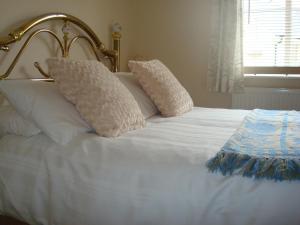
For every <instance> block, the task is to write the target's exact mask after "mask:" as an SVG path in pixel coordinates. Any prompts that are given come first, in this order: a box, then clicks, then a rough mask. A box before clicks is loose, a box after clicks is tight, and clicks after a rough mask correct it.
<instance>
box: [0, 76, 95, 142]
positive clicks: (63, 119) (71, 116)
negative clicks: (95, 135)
mask: <svg viewBox="0 0 300 225" xmlns="http://www.w3.org/2000/svg"><path fill="white" fill-rule="evenodd" d="M0 91H2V93H3V94H4V95H5V96H6V98H7V99H8V100H9V102H10V103H11V105H12V106H13V107H14V108H15V109H16V110H17V112H18V113H19V114H20V115H21V116H22V117H23V118H25V119H27V120H30V121H33V122H34V123H35V124H36V126H37V127H38V128H40V129H41V130H42V131H43V132H44V133H45V134H46V135H48V136H49V137H50V138H51V139H52V140H53V141H55V142H56V143H58V144H62V145H64V144H67V143H68V142H69V141H70V140H71V139H72V138H73V137H75V136H77V135H78V134H80V133H85V132H87V131H91V130H92V128H91V127H90V126H89V125H88V124H87V123H86V122H85V121H84V120H83V119H82V118H81V117H80V115H79V113H78V112H77V111H76V109H75V107H74V106H73V105H72V104H71V103H70V102H68V101H67V100H66V99H65V98H64V97H63V96H62V95H61V94H60V93H59V91H58V89H57V87H56V85H55V84H54V83H53V82H52V83H51V82H42V81H32V80H3V81H0Z"/></svg>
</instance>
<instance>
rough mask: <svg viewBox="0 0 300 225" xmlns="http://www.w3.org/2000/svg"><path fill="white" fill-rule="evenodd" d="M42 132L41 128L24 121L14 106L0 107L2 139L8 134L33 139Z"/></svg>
mask: <svg viewBox="0 0 300 225" xmlns="http://www.w3.org/2000/svg"><path fill="white" fill-rule="evenodd" d="M40 132H41V130H40V129H39V128H37V127H36V126H35V125H34V124H33V123H32V122H31V121H29V120H25V119H23V117H21V116H20V115H19V114H18V113H17V112H16V110H15V109H14V108H13V107H12V106H10V105H6V106H1V107H0V137H2V136H4V135H6V134H16V135H21V136H25V137H31V136H34V135H37V134H39V133H40Z"/></svg>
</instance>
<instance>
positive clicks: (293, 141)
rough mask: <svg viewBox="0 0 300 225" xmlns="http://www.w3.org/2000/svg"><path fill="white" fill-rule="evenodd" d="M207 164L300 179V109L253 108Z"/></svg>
mask: <svg viewBox="0 0 300 225" xmlns="http://www.w3.org/2000/svg"><path fill="white" fill-rule="evenodd" d="M206 165H207V167H208V168H209V170H210V171H220V172H222V174H223V175H232V174H241V175H242V176H246V177H255V178H266V179H273V180H276V181H282V180H300V113H299V112H296V111H273V110H258V109H256V110H253V111H252V112H251V113H250V114H249V115H248V116H246V118H245V119H244V121H243V123H242V125H241V126H240V127H239V128H238V129H237V131H236V132H235V133H234V135H233V136H232V137H231V138H230V139H229V140H228V141H227V143H226V144H225V145H224V146H223V148H222V149H221V150H220V151H219V152H218V153H217V155H216V156H215V157H214V158H212V159H210V160H209V161H208V162H207V164H206Z"/></svg>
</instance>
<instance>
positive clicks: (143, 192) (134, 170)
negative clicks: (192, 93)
mask: <svg viewBox="0 0 300 225" xmlns="http://www.w3.org/2000/svg"><path fill="white" fill-rule="evenodd" d="M247 113H248V111H242V110H225V109H206V108H195V109H194V110H193V111H192V112H190V113H187V114H185V115H183V116H181V117H176V118H161V117H155V118H151V119H150V120H149V121H148V124H147V127H146V128H145V129H143V130H137V131H133V132H130V133H127V134H126V135H124V136H121V137H119V138H116V139H107V138H101V137H98V136H96V135H94V134H84V135H82V136H80V137H77V138H76V139H74V140H73V141H71V143H70V144H69V145H68V146H67V147H65V148H62V147H60V146H58V145H57V144H54V142H52V141H51V140H50V139H49V138H48V137H46V136H45V135H42V134H41V135H38V136H35V137H32V138H23V137H17V136H5V137H4V138H2V139H1V140H0V190H1V192H0V214H4V213H5V214H10V215H13V216H14V217H17V218H21V219H22V220H25V221H27V222H29V223H31V224H55V225H71V224H72V225H77V224H78V225H101V224H105V225H113V224H116V225H119V224H120V225H121V224H122V225H127V224H128V225H134V224H137V225H140V224H142V225H144V224H155V225H159V224H161V225H168V224H170V225H171V224H172V225H177V224H178V225H184V224H186V225H191V224H197V225H199V224H201V225H205V224H208V225H214V224H216V225H219V224H220V225H221V224H224V225H229V224H230V225H235V224H237V225H244V224H249V225H250V224H251V225H253V224H257V225H263V224H268V225H269V224H273V225H276V224H289V225H293V224H300V214H299V209H300V182H274V181H267V180H253V179H249V178H243V177H239V176H233V177H224V176H222V175H220V174H212V173H209V172H208V171H207V169H206V167H205V162H206V160H207V159H209V158H210V157H212V156H213V155H214V154H215V153H216V152H217V151H218V150H219V149H220V148H221V147H222V146H223V144H224V143H225V142H226V140H227V139H228V138H229V137H230V136H231V135H232V134H233V132H234V130H235V129H236V128H237V127H238V126H239V124H240V122H241V121H242V119H243V118H244V116H245V115H246V114H247Z"/></svg>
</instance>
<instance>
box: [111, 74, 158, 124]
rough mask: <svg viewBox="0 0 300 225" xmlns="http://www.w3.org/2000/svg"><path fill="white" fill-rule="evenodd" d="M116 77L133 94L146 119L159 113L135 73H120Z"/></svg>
mask: <svg viewBox="0 0 300 225" xmlns="http://www.w3.org/2000/svg"><path fill="white" fill-rule="evenodd" d="M115 75H116V76H117V77H118V78H119V80H120V81H121V82H122V83H123V84H124V86H125V87H127V89H128V90H129V91H130V92H131V94H132V95H133V97H134V98H135V100H136V102H137V103H138V105H139V107H140V109H141V111H142V113H143V115H144V117H145V119H148V118H150V117H151V116H154V115H156V114H157V113H158V109H157V108H156V106H155V104H154V103H153V101H152V100H151V99H150V97H149V96H148V95H147V94H146V93H145V91H144V90H143V88H142V86H141V85H140V83H139V82H138V80H137V79H136V77H135V76H134V75H133V73H126V72H118V73H115Z"/></svg>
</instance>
